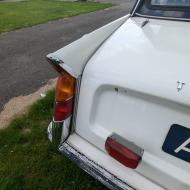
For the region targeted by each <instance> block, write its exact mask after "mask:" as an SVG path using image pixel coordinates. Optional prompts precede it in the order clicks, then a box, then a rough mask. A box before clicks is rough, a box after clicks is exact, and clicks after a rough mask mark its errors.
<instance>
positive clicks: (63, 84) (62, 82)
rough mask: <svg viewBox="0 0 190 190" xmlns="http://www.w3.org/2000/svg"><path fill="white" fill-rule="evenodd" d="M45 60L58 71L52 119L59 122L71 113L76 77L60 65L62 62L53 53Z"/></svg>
mask: <svg viewBox="0 0 190 190" xmlns="http://www.w3.org/2000/svg"><path fill="white" fill-rule="evenodd" d="M47 60H48V62H49V63H50V64H51V65H52V66H53V68H54V69H55V70H56V71H57V72H58V73H59V77H58V80H57V84H56V89H55V104H54V114H53V119H54V121H56V122H61V121H63V120H66V119H67V118H69V117H70V116H71V115H72V110H73V103H74V94H75V84H76V78H75V77H73V76H72V75H71V74H69V73H68V72H67V71H66V70H64V69H63V67H61V66H60V65H61V64H63V62H62V61H61V60H60V59H58V58H56V57H55V56H54V55H53V54H49V55H47Z"/></svg>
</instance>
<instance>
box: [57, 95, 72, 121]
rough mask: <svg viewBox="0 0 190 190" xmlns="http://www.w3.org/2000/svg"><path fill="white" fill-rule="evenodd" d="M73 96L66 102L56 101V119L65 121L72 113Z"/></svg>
mask: <svg viewBox="0 0 190 190" xmlns="http://www.w3.org/2000/svg"><path fill="white" fill-rule="evenodd" d="M72 108H73V98H71V99H69V100H67V101H64V102H55V106H54V121H63V120H65V119H67V118H68V117H69V116H71V114H72Z"/></svg>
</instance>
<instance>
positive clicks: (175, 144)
mask: <svg viewBox="0 0 190 190" xmlns="http://www.w3.org/2000/svg"><path fill="white" fill-rule="evenodd" d="M189 21H190V0H139V1H137V2H136V4H135V6H134V8H133V10H132V12H131V14H129V15H126V16H124V17H122V18H120V19H118V20H115V21H114V22H112V23H109V24H108V25H105V26H103V27H102V28H100V29H98V30H96V31H94V32H92V33H90V34H87V35H85V36H83V37H82V38H80V39H79V40H77V41H75V42H73V43H71V44H69V45H68V46H66V47H63V48H62V49H60V50H58V51H56V52H54V53H52V54H49V55H48V56H47V59H48V60H49V62H50V63H51V64H52V65H53V66H54V68H55V69H56V70H57V71H58V72H59V73H60V75H59V78H58V81H57V86H56V96H55V106H54V115H53V121H52V122H51V123H50V125H49V127H48V136H49V139H50V140H51V141H52V143H53V144H54V145H55V146H56V148H58V149H59V151H60V152H62V153H63V154H65V155H67V156H68V157H69V158H70V159H71V160H73V161H74V162H76V163H77V164H78V165H79V166H80V167H81V168H82V169H83V170H85V171H86V172H88V173H89V174H90V175H92V176H94V177H95V178H96V179H98V180H99V181H101V182H102V183H103V184H105V185H106V186H107V187H109V188H110V189H119V190H124V189H125V190H133V189H138V190H164V189H168V190H189V189H190V73H189V71H190V24H189Z"/></svg>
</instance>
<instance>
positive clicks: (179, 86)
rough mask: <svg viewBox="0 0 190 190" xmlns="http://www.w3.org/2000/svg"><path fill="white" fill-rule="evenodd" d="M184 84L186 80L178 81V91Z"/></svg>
mask: <svg viewBox="0 0 190 190" xmlns="http://www.w3.org/2000/svg"><path fill="white" fill-rule="evenodd" d="M184 85H185V83H184V82H180V81H177V91H178V92H179V91H180V90H182V89H183V86H184Z"/></svg>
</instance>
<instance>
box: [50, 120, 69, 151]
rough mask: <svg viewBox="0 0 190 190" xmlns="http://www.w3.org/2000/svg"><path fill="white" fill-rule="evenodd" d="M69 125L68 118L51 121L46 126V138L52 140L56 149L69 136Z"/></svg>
mask: <svg viewBox="0 0 190 190" xmlns="http://www.w3.org/2000/svg"><path fill="white" fill-rule="evenodd" d="M69 126H70V118H68V119H66V120H64V121H61V122H55V121H52V122H51V123H50V124H49V126H48V128H47V134H48V139H49V140H50V141H51V142H52V144H53V145H54V146H55V148H56V149H57V148H59V146H60V145H61V144H62V143H63V142H64V141H65V140H66V139H67V137H68V136H69V132H70V129H69Z"/></svg>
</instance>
